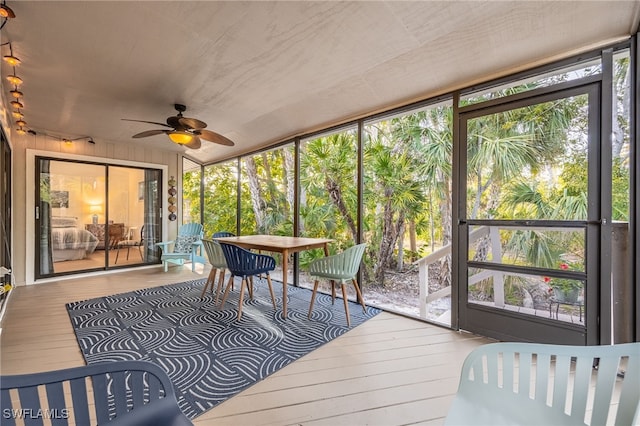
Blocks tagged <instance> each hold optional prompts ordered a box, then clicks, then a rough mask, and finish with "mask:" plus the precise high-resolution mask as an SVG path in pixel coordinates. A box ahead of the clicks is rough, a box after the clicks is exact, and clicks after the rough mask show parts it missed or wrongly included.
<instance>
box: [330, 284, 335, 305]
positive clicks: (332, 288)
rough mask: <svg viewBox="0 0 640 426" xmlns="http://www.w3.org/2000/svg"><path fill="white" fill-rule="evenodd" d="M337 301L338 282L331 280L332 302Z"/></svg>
mask: <svg viewBox="0 0 640 426" xmlns="http://www.w3.org/2000/svg"><path fill="white" fill-rule="evenodd" d="M335 301H336V282H335V281H333V280H331V304H332V305H333V304H334V303H335Z"/></svg>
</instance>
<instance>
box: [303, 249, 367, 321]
mask: <svg viewBox="0 0 640 426" xmlns="http://www.w3.org/2000/svg"><path fill="white" fill-rule="evenodd" d="M366 246H367V245H366V243H363V244H358V245H355V246H353V247H350V248H348V249H346V250H345V251H343V252H342V253H339V254H335V255H333V256H327V257H322V258H320V259H315V260H314V261H312V262H311V263H310V264H309V274H310V275H311V276H312V277H315V282H314V284H313V294H312V295H311V303H310V304H309V318H311V312H312V311H313V303H314V302H315V299H316V292H317V291H318V284H319V283H320V280H319V279H320V278H325V279H329V280H331V297H332V301H335V299H336V289H335V285H336V281H340V285H341V287H342V298H343V302H344V312H345V314H346V315H347V326H349V327H350V326H351V318H350V317H349V301H348V300H347V288H346V285H345V282H346V281H351V282H352V283H353V286H354V287H355V289H356V294H357V295H358V300H359V301H360V303H361V304H362V309H363V310H364V311H365V312H366V311H367V307H366V306H365V304H364V299H363V298H362V293H361V292H360V287H359V286H358V281H357V280H356V274H357V273H358V269H359V268H360V262H361V261H362V256H363V255H364V249H365V248H366Z"/></svg>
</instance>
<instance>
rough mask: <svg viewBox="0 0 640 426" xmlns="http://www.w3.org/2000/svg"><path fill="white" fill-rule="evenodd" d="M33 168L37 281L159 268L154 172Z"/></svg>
mask: <svg viewBox="0 0 640 426" xmlns="http://www.w3.org/2000/svg"><path fill="white" fill-rule="evenodd" d="M36 164H37V167H36V174H37V176H36V182H38V183H39V185H38V186H37V188H36V218H35V220H36V227H35V229H36V256H35V257H36V268H35V270H36V278H42V277H48V276H53V275H59V274H70V273H77V272H86V271H92V270H103V269H111V268H118V267H124V266H132V265H140V264H149V263H157V262H158V259H159V253H158V251H157V248H156V247H155V242H157V241H160V239H161V236H160V235H159V233H160V229H161V226H160V207H161V205H160V202H161V201H160V197H159V194H160V182H161V181H160V179H161V172H160V171H159V170H151V169H142V168H135V167H122V166H111V165H107V164H96V163H85V162H76V161H67V160H60V159H51V158H38V159H37V161H36Z"/></svg>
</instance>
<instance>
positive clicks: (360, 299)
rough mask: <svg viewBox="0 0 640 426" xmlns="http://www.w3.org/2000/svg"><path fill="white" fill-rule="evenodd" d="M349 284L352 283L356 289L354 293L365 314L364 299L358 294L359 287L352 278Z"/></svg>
mask: <svg viewBox="0 0 640 426" xmlns="http://www.w3.org/2000/svg"><path fill="white" fill-rule="evenodd" d="M351 282H352V283H353V286H354V287H355V288H356V293H357V294H358V300H359V301H360V304H361V305H362V310H363V311H364V312H367V307H366V306H365V304H364V297H362V293H361V292H360V286H359V285H358V281H356V279H355V278H353V279H352V280H351Z"/></svg>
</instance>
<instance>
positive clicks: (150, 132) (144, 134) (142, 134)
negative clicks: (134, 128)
mask: <svg viewBox="0 0 640 426" xmlns="http://www.w3.org/2000/svg"><path fill="white" fill-rule="evenodd" d="M162 133H167V131H166V130H160V129H158V130H147V131H145V132H140V133H136V134H135V135H133V136H131V137H132V138H135V139H138V138H146V137H147V136H155V135H160V134H162Z"/></svg>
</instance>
